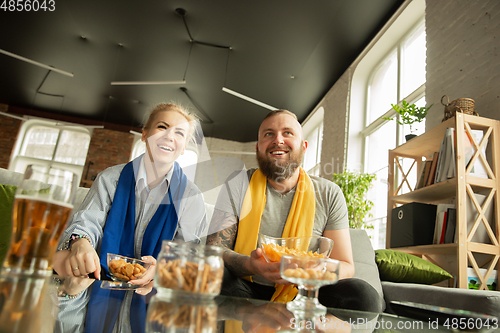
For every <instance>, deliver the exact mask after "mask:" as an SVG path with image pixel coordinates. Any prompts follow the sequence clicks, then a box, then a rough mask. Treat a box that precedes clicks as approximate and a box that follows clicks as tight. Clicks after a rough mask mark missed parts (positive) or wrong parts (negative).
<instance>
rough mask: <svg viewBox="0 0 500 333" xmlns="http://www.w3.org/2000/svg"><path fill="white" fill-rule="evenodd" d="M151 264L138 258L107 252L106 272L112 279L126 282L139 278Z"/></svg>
mask: <svg viewBox="0 0 500 333" xmlns="http://www.w3.org/2000/svg"><path fill="white" fill-rule="evenodd" d="M150 266H151V263H147V262H145V261H142V260H140V259H136V258H130V257H125V256H121V255H119V254H113V253H108V272H109V275H110V277H111V279H112V280H113V281H118V282H128V281H130V280H137V279H140V278H141V277H142V276H143V275H144V273H146V271H147V270H148V268H149V267H150Z"/></svg>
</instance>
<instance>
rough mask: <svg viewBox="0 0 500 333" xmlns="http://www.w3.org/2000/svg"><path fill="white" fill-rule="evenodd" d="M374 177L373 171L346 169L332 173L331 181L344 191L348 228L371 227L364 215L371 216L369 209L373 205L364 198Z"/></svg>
mask: <svg viewBox="0 0 500 333" xmlns="http://www.w3.org/2000/svg"><path fill="white" fill-rule="evenodd" d="M376 178H377V177H376V175H375V174H373V173H359V172H356V171H347V170H346V171H344V172H342V173H334V174H333V179H332V180H333V182H334V183H336V184H337V185H338V186H339V187H340V189H341V190H342V193H344V197H345V201H346V204H347V211H348V216H349V228H353V229H361V228H364V229H373V226H371V225H368V224H367V223H366V222H365V221H364V219H365V217H372V214H371V213H370V210H371V209H372V207H373V202H372V201H370V200H368V199H366V193H367V192H368V190H369V189H370V188H371V187H372V182H373V181H374V180H375V179H376Z"/></svg>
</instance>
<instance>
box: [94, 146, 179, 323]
mask: <svg viewBox="0 0 500 333" xmlns="http://www.w3.org/2000/svg"><path fill="white" fill-rule="evenodd" d="M141 158H147V156H145V155H142V156H140V157H138V158H136V159H134V160H133V161H131V162H129V163H127V164H126V165H125V167H124V168H123V170H122V172H121V174H120V178H119V179H118V185H117V186H116V191H115V196H114V198H113V202H112V204H111V208H110V210H109V214H108V218H107V220H106V225H105V226H104V233H103V238H102V245H101V252H100V254H99V259H100V261H101V266H102V267H103V269H104V271H105V272H106V273H108V267H107V254H108V253H115V254H120V255H124V256H127V257H135V254H134V235H135V183H136V181H135V179H136V176H137V171H138V170H139V163H140V161H141ZM173 168H174V170H173V174H172V178H171V181H170V186H169V188H168V193H167V195H165V197H164V198H163V201H162V202H161V204H160V206H159V207H158V209H157V210H156V212H155V214H154V215H153V217H152V218H151V220H150V221H149V223H148V226H147V228H146V231H145V232H144V238H143V240H142V245H141V255H142V256H148V255H149V256H153V257H155V258H157V257H158V253H159V252H160V249H161V244H162V242H163V240H172V239H173V238H174V234H175V231H176V230H177V224H178V219H177V212H176V208H175V206H176V205H178V203H179V202H180V200H181V198H182V196H183V194H184V190H185V189H186V183H187V177H186V176H185V175H184V173H183V172H182V169H181V168H180V166H179V164H178V163H177V162H174V166H173ZM134 170H135V172H134ZM174 203H175V204H174ZM124 296H125V291H121V290H120V291H118V290H114V291H111V290H109V289H101V288H100V283H94V284H93V286H92V293H91V297H90V300H89V304H88V310H87V318H86V323H85V331H86V332H111V331H112V330H113V326H114V324H115V321H116V319H117V318H118V313H119V311H120V307H121V302H122V301H123V297H124ZM145 318H146V304H145V297H144V296H141V295H139V294H137V293H135V292H134V296H133V298H132V305H131V309H130V324H131V326H132V332H144V328H145Z"/></svg>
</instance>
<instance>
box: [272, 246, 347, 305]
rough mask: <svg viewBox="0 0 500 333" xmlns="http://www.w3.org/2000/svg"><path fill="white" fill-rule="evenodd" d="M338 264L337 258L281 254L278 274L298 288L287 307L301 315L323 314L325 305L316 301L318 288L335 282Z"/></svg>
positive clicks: (337, 274) (337, 278)
mask: <svg viewBox="0 0 500 333" xmlns="http://www.w3.org/2000/svg"><path fill="white" fill-rule="evenodd" d="M339 266H340V264H339V261H338V260H334V259H330V258H319V257H309V256H301V257H297V256H293V255H283V256H282V257H281V263H280V275H281V277H282V278H283V279H284V280H287V281H289V282H292V283H294V284H295V285H296V286H297V288H298V293H297V296H296V297H295V299H294V300H293V301H292V302H288V303H287V305H286V307H287V309H288V310H289V311H291V312H293V313H299V314H302V315H306V314H308V315H322V314H325V313H326V307H324V306H323V305H321V304H320V303H319V301H318V292H319V288H320V287H322V286H325V285H328V284H335V283H337V281H338V280H339Z"/></svg>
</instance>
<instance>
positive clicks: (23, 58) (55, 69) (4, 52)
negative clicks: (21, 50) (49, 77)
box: [0, 49, 74, 77]
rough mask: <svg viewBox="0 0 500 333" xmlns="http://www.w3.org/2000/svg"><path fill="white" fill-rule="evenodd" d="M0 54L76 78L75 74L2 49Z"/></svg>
mask: <svg viewBox="0 0 500 333" xmlns="http://www.w3.org/2000/svg"><path fill="white" fill-rule="evenodd" d="M0 53H3V54H5V55H6V56H9V57H12V58H15V59H18V60H21V61H24V62H27V63H29V64H32V65H35V66H38V67H42V68H45V69H48V70H51V71H53V72H57V73H59V74H62V75H66V76H69V77H73V76H74V75H73V73H69V72H66V71H63V70H62V69H58V68H55V67H52V66H49V65H45V64H42V63H41V62H38V61H34V60H31V59H28V58H25V57H21V56H20V55H17V54H14V53H11V52H8V51H5V50H2V49H0Z"/></svg>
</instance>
